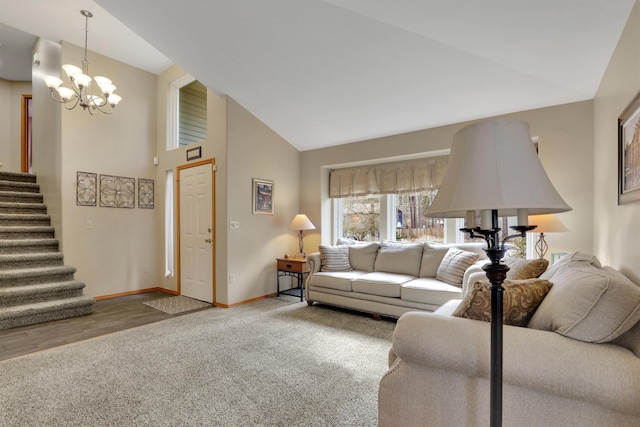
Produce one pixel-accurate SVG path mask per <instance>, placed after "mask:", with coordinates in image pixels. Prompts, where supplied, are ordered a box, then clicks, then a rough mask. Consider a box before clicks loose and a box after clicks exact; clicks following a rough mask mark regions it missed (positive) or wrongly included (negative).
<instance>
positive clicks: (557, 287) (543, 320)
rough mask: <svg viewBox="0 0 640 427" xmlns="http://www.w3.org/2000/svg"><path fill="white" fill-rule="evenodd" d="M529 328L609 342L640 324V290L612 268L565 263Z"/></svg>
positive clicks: (592, 340) (572, 262) (575, 337)
mask: <svg viewBox="0 0 640 427" xmlns="http://www.w3.org/2000/svg"><path fill="white" fill-rule="evenodd" d="M550 280H551V281H552V282H553V288H552V289H551V291H550V292H549V294H548V295H547V297H546V298H545V300H544V301H543V302H542V304H540V307H539V308H538V310H537V311H536V313H535V314H534V316H533V318H532V319H531V322H529V327H530V328H534V329H542V330H548V331H553V332H557V333H559V334H561V335H564V336H566V337H569V338H573V339H577V340H581V341H587V342H596V343H602V342H608V341H611V340H613V339H615V338H617V337H619V336H620V335H622V334H624V333H625V332H626V331H628V330H629V329H631V327H632V326H633V325H635V324H636V323H637V322H638V320H640V287H638V286H637V285H636V284H635V283H633V282H632V281H630V280H629V279H628V278H626V277H625V276H624V275H623V274H622V273H620V272H618V271H616V270H614V269H612V268H602V269H601V268H597V267H596V266H594V265H592V264H590V263H588V262H584V261H569V262H565V263H563V264H562V265H561V266H560V267H559V268H558V269H557V270H556V272H555V274H554V275H553V277H552V278H551V279H550Z"/></svg>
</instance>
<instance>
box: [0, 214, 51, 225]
mask: <svg viewBox="0 0 640 427" xmlns="http://www.w3.org/2000/svg"><path fill="white" fill-rule="evenodd" d="M21 225H25V226H47V225H51V216H50V215H46V214H45V215H42V214H31V215H29V214H16V213H11V214H5V213H0V226H11V227H13V226H21Z"/></svg>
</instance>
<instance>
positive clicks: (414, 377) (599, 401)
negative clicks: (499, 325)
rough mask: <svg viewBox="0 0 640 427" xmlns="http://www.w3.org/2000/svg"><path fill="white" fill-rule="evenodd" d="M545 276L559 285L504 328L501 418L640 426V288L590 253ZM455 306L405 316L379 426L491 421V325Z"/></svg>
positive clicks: (521, 422)
mask: <svg viewBox="0 0 640 427" xmlns="http://www.w3.org/2000/svg"><path fill="white" fill-rule="evenodd" d="M541 279H547V280H549V281H551V282H552V283H553V286H552V287H551V289H550V290H549V292H548V294H547V295H546V297H544V299H543V300H542V303H541V304H540V305H539V307H538V308H537V310H536V311H535V313H534V314H533V317H531V320H530V321H529V322H528V326H527V327H518V326H509V325H505V326H504V360H503V363H504V368H503V416H502V419H503V425H504V426H506V427H509V426H528V427H530V426H545V427H549V426H562V427H567V426H640V323H638V321H639V319H640V287H638V286H637V285H636V284H634V283H632V282H631V281H630V280H628V279H627V278H626V277H624V276H623V275H622V274H621V273H619V272H617V271H615V270H613V269H611V268H609V267H601V266H600V263H599V262H598V260H597V259H596V258H595V257H591V256H588V255H585V254H571V255H569V256H567V257H565V258H563V259H562V262H559V263H557V264H556V265H554V266H553V267H552V268H551V269H549V270H548V271H547V272H546V273H544V274H543V275H542V276H541ZM467 297H468V296H467ZM505 298H506V295H505ZM463 303H464V300H463ZM460 305H462V304H460ZM454 310H455V311H456V312H458V311H459V301H451V302H448V303H447V304H445V305H443V306H442V307H441V308H440V309H439V310H437V311H436V312H435V313H415V312H414V313H408V314H405V315H404V316H402V317H401V318H400V319H399V320H398V323H397V326H396V329H395V331H394V337H393V345H392V351H391V352H390V359H389V361H390V368H389V371H388V372H387V373H386V374H385V375H384V377H383V378H382V380H381V382H380V389H379V425H380V426H381V427H388V426H402V427H410V426H425V425H428V426H485V425H488V424H489V381H488V377H489V359H490V324H489V323H488V322H483V321H478V320H470V319H466V318H460V317H455V316H452V315H451V313H452V312H453V311H454Z"/></svg>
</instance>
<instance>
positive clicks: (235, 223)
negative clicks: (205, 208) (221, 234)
mask: <svg viewBox="0 0 640 427" xmlns="http://www.w3.org/2000/svg"><path fill="white" fill-rule="evenodd" d="M229 227H230V228H231V229H232V230H237V229H238V228H240V221H230V222H229Z"/></svg>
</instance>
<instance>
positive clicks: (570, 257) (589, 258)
mask: <svg viewBox="0 0 640 427" xmlns="http://www.w3.org/2000/svg"><path fill="white" fill-rule="evenodd" d="M570 262H584V263H587V264H590V265H593V266H594V267H596V268H601V267H602V265H601V264H600V261H599V260H598V258H596V257H595V256H594V255H590V254H587V253H584V252H573V253H570V254H567V255H565V256H563V257H562V258H560V259H559V260H558V261H556V263H555V264H553V265H552V266H551V268H550V269H548V270H547V271H545V272H544V273H542V274H541V275H540V278H541V279H545V280H549V279H551V278H552V277H553V275H554V274H556V271H558V269H560V268H562V266H563V265H565V264H568V263H570Z"/></svg>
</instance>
